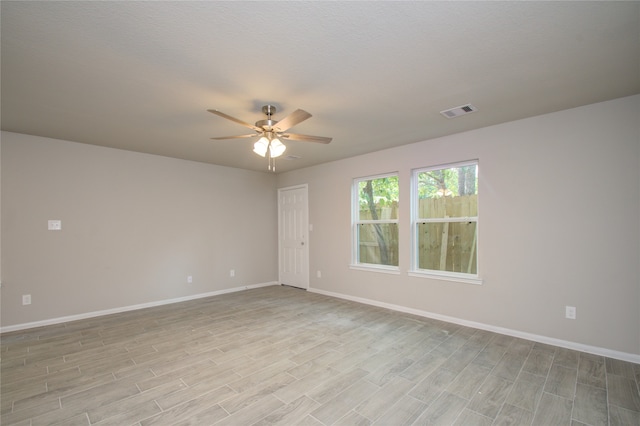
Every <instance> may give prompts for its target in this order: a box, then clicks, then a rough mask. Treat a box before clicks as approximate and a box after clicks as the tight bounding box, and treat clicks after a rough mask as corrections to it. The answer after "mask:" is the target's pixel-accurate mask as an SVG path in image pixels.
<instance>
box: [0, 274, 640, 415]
mask: <svg viewBox="0 0 640 426" xmlns="http://www.w3.org/2000/svg"><path fill="white" fill-rule="evenodd" d="M1 338H2V347H1V354H2V376H1V379H2V393H1V398H2V405H1V410H2V417H1V420H2V422H1V423H2V425H5V426H8V425H14V424H18V425H45V424H46V425H51V424H60V425H67V426H68V425H118V426H122V425H142V426H147V425H172V424H181V425H187V424H191V425H199V426H200V425H210V424H216V425H252V424H259V425H270V424H286V425H293V424H300V425H333V424H338V425H369V424H376V425H378V424H379V425H405V424H444V425H449V424H455V425H492V424H493V425H506V424H511V425H529V424H534V425H572V426H577V425H582V424H586V425H611V426H613V425H639V424H640V395H639V393H638V381H640V365H637V364H631V363H627V362H623V361H617V360H613V359H608V358H603V357H601V356H595V355H590V354H586V353H580V352H575V351H571V350H567V349H562V348H557V347H552V346H548V345H543V344H539V343H534V342H530V341H526V340H522V339H517V338H514V337H508V336H503V335H498V334H494V333H490V332H486V331H480V330H475V329H471V328H466V327H462V326H458V325H453V324H448V323H443V322H439V321H434V320H430V319H425V318H421V317H415V316H411V315H407V314H402V313H398V312H393V311H388V310H385V309H381V308H376V307H372V306H367V305H361V304H358V303H353V302H349V301H345V300H340V299H334V298H330V297H325V296H321V295H318V294H312V293H308V292H305V291H302V290H297V289H292V288H288V287H280V286H272V287H265V288H260V289H255V290H248V291H243V292H239V293H232V294H227V295H222V296H217V297H212V298H206V299H199V300H195V301H190V302H185V303H177V304H172V305H166V306H161V307H156V308H150V309H145V310H139V311H133V312H127V313H122V314H117V315H111V316H106V317H101V318H93V319H88V320H83V321H77V322H72V323H67V324H61V325H55V326H49V327H42V328H38V329H32V330H27V331H21V332H15V333H6V334H4V335H3V336H2V337H1Z"/></svg>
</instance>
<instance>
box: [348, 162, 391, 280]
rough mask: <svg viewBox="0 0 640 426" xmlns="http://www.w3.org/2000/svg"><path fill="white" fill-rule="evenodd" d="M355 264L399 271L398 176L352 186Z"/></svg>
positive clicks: (371, 178) (380, 178)
mask: <svg viewBox="0 0 640 426" xmlns="http://www.w3.org/2000/svg"><path fill="white" fill-rule="evenodd" d="M352 263H353V265H355V266H366V267H375V268H380V269H388V270H392V271H393V270H396V271H397V270H398V175H397V174H393V175H380V176H375V177H367V178H359V179H355V180H354V184H353V262H352Z"/></svg>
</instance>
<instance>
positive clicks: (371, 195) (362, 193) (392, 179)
mask: <svg viewBox="0 0 640 426" xmlns="http://www.w3.org/2000/svg"><path fill="white" fill-rule="evenodd" d="M358 201H359V206H360V208H359V212H358V220H393V219H397V218H398V176H387V177H383V178H377V179H370V180H362V181H360V182H358Z"/></svg>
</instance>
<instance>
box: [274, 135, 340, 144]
mask: <svg viewBox="0 0 640 426" xmlns="http://www.w3.org/2000/svg"><path fill="white" fill-rule="evenodd" d="M280 137H281V138H283V139H291V140H294V141H303V142H317V143H329V142H331V141H332V140H333V138H325V137H324V136H309V135H298V134H295V133H285V134H283V135H280Z"/></svg>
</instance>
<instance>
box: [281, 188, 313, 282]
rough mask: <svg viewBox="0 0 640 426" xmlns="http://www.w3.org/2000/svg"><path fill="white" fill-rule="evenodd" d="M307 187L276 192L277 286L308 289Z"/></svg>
mask: <svg viewBox="0 0 640 426" xmlns="http://www.w3.org/2000/svg"><path fill="white" fill-rule="evenodd" d="M307 192H308V190H307V185H303V186H296V187H291V188H281V189H278V220H279V224H278V247H279V253H278V258H279V263H280V267H279V275H280V284H285V285H290V286H293V287H299V288H304V289H307V288H308V287H309V244H308V239H309V238H308V237H309V225H308V223H309V211H308V201H307Z"/></svg>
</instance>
